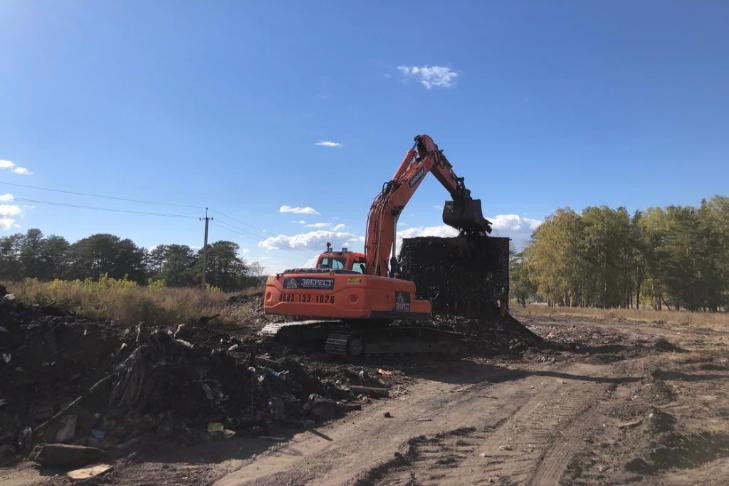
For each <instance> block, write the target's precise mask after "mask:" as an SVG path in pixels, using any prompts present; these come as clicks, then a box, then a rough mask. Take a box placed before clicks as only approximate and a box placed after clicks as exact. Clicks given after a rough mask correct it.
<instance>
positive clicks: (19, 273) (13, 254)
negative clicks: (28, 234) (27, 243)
mask: <svg viewBox="0 0 729 486" xmlns="http://www.w3.org/2000/svg"><path fill="white" fill-rule="evenodd" d="M22 245H23V235H22V234H20V233H16V234H13V235H9V236H6V237H4V238H0V278H2V279H3V280H20V279H22V278H23V276H24V271H23V264H22V262H21V261H20V250H21V247H22Z"/></svg>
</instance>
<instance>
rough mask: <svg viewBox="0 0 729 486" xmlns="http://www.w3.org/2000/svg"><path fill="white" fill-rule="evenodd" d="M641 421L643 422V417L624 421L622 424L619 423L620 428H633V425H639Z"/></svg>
mask: <svg viewBox="0 0 729 486" xmlns="http://www.w3.org/2000/svg"><path fill="white" fill-rule="evenodd" d="M652 415H653V414H651V417H652ZM641 422H643V419H642V418H639V419H636V420H631V421H630V422H623V423H621V424H618V428H619V429H627V428H632V427H635V426H637V425H640V424H641Z"/></svg>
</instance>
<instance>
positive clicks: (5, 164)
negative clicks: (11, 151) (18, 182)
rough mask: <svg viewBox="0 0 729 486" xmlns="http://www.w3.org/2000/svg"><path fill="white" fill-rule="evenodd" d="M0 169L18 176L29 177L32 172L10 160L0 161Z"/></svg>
mask: <svg viewBox="0 0 729 486" xmlns="http://www.w3.org/2000/svg"><path fill="white" fill-rule="evenodd" d="M0 169H7V170H10V171H11V172H14V173H16V174H18V175H31V174H32V172H31V171H29V170H28V169H26V168H25V167H20V166H19V165H18V164H16V163H15V162H11V161H10V160H0Z"/></svg>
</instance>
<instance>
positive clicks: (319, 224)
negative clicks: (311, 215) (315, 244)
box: [304, 223, 332, 229]
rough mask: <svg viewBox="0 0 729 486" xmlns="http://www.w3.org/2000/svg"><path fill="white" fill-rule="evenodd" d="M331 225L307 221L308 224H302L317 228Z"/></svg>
mask: <svg viewBox="0 0 729 486" xmlns="http://www.w3.org/2000/svg"><path fill="white" fill-rule="evenodd" d="M331 225H332V224H331V223H308V224H306V223H305V224H304V226H306V227H307V228H318V229H322V228H328V227H330V226H331Z"/></svg>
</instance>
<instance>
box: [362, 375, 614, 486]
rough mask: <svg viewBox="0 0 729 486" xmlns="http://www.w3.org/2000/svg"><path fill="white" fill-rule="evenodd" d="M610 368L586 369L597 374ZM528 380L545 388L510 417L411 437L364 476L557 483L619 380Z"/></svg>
mask: <svg viewBox="0 0 729 486" xmlns="http://www.w3.org/2000/svg"><path fill="white" fill-rule="evenodd" d="M606 369H607V368H606V367H604V366H603V367H599V366H590V365H584V366H582V367H580V368H579V370H580V373H581V374H582V375H586V374H589V375H591V376H595V375H596V374H597V373H599V372H602V373H604V372H605V370H606ZM614 369H615V368H614V367H613V369H612V371H614ZM564 376H566V377H568V376H570V375H567V374H564ZM524 381H525V383H524V385H526V386H528V387H529V389H538V390H539V391H538V392H536V394H535V395H534V396H532V397H531V398H529V399H528V400H526V401H525V402H524V403H523V405H522V406H520V407H519V408H517V409H516V410H515V411H514V413H513V414H511V415H510V416H508V417H506V418H503V419H502V420H499V421H498V422H496V423H493V424H491V425H489V424H479V425H478V426H475V427H471V428H462V429H456V430H452V431H450V432H445V433H441V434H437V435H434V436H421V437H417V438H415V439H411V440H410V441H409V443H408V445H407V447H406V449H405V452H404V453H403V454H401V455H399V456H397V457H396V458H395V459H393V460H392V461H390V462H389V463H387V464H383V465H381V466H380V467H379V468H375V469H373V471H372V474H371V475H370V476H369V477H367V478H365V479H364V480H363V481H361V483H363V484H368V483H369V484H385V485H406V484H424V485H427V484H491V483H497V484H499V483H500V484H538V485H543V484H557V483H558V482H559V479H560V478H561V476H562V474H563V473H564V471H565V469H566V467H567V465H568V464H569V462H570V460H571V458H572V456H573V455H574V454H575V453H576V452H578V450H579V448H580V447H581V444H582V436H583V434H584V433H585V431H586V430H588V429H590V428H591V427H592V426H594V425H595V424H596V422H597V420H598V418H599V414H598V411H597V408H596V404H598V403H599V399H600V397H601V396H603V395H604V393H605V392H606V391H607V390H608V389H609V388H610V387H612V386H614V384H613V383H612V382H611V381H610V380H604V381H600V380H594V381H588V380H580V379H562V378H557V377H549V378H541V377H536V376H535V377H530V378H528V379H526V380H524Z"/></svg>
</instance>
